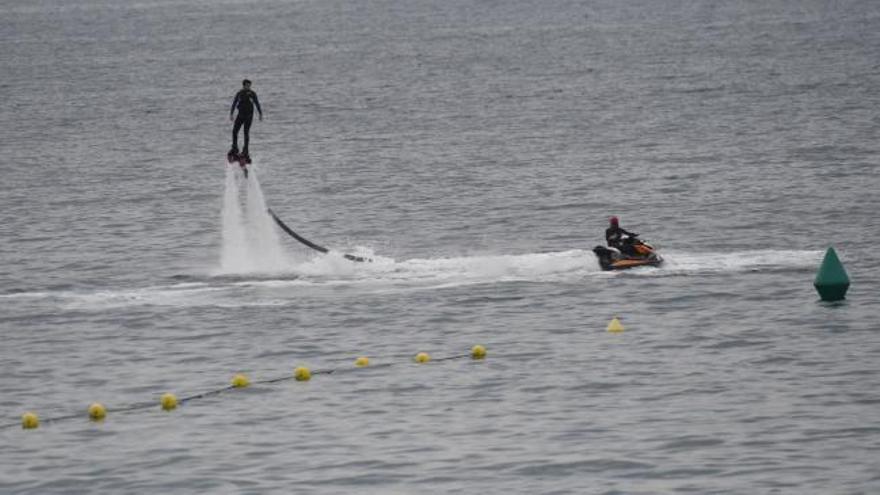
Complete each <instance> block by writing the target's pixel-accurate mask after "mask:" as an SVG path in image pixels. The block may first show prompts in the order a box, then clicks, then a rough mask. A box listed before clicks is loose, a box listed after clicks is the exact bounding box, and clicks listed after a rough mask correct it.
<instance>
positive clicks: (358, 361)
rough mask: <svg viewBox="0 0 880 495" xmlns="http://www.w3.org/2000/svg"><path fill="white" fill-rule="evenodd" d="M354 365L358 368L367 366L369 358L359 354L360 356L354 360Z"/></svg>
mask: <svg viewBox="0 0 880 495" xmlns="http://www.w3.org/2000/svg"><path fill="white" fill-rule="evenodd" d="M354 365H355V366H357V367H358V368H363V367H364V366H369V365H370V358H368V357H367V356H361V357H359V358H357V359H355V360H354Z"/></svg>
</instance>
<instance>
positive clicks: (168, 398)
mask: <svg viewBox="0 0 880 495" xmlns="http://www.w3.org/2000/svg"><path fill="white" fill-rule="evenodd" d="M159 403H160V404H162V409H164V410H166V411H171V410H172V409H175V408H176V407H177V396H175V395H174V394H172V393H170V392H169V393H167V394H162V397H161V398H160V399H159Z"/></svg>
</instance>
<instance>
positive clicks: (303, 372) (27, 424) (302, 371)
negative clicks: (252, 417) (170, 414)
mask: <svg viewBox="0 0 880 495" xmlns="http://www.w3.org/2000/svg"><path fill="white" fill-rule="evenodd" d="M485 357H486V348H485V347H483V346H481V345H475V346H474V347H473V348H472V349H471V352H470V353H468V354H455V355H452V356H445V357H440V358H436V359H432V358H431V356H430V355H428V353H426V352H420V353H418V354H416V355H415V357H413V361H415V362H416V363H419V364H424V363H428V362H429V361H434V362H444V361H453V360H456V359H464V358H471V359H475V360H477V359H483V358H485ZM401 364H403V363H399V362H397V363H393V362H392V363H380V364H376V365H371V364H369V360H368V359H367V358H366V357H364V356H361V357H359V358H357V360H355V366H354V367H352V368H329V369H320V370H315V371H311V370H309V369H308V368H306V367H304V366H300V367H297V368H296V369H294V372H293V373H292V374H287V375H284V376H280V377H276V378H266V379H263V380H256V381H254V382H253V384H254V385H272V384H276V383H280V382H284V381H290V380H295V381H308V380H310V379H311V378H312V376H315V375H332V374H336V373H346V372H352V371H358V370H360V369H361V368H366V367H370V368H392V367H394V366H399V365H401ZM250 385H251V382H250V380H248V378H247V376H245V375H243V374H236V375H235V376H233V377H232V383H231V384H230V385H227V386H225V387H223V388H218V389H214V390H208V391H206V392H199V393H196V394H193V395H188V396H185V397H182V398H180V399H178V398H177V397H176V396H175V395H174V394H171V393H166V394H163V395H162V397H161V398H160V400H159V403H158V404H157V403H156V402H155V401H151V402H137V403H134V404H129V405H126V406H120V407H114V408H112V409H107V408H105V407H104V405H103V404H101V403H98V402H96V403H93V404H91V405H90V406H89V408H88V417H89V418H90V419H91V420H92V421H103V420H104V419H105V418H106V416H107V414H108V413H124V412H132V411H141V410H145V409H153V408H155V407H156V406H157V405H158V406H159V407H160V409H164V410H165V411H172V410H174V409H176V408H177V407H178V405H183V404H186V403H188V402H192V401H196V400H199V399H204V398H207V397H213V396H217V395H221V394H224V393H227V392H231V391H233V390H236V389H239V388H246V387H249V386H250ZM82 417H83V415H82V414H67V415H63V416H55V417H51V418H46V419H44V420H41V419H40V418H39V417H38V416H37V414H36V413H34V412H26V413H24V414H23V415H22V417H21V422H20V423H8V424H4V425H0V429H9V428H14V427H21V428H23V429H26V430H29V429H35V428H38V427H39V425H40V423H41V422H44V423H47V424H49V423H60V422H63V421H68V420H73V419H81V418H82Z"/></svg>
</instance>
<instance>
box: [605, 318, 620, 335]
mask: <svg viewBox="0 0 880 495" xmlns="http://www.w3.org/2000/svg"><path fill="white" fill-rule="evenodd" d="M608 331H609V332H613V333H618V332H622V331H623V325H622V324H621V323H620V320H618V319H617V317H616V316H615V317H614V318H612V319H611V322H610V323H609V324H608Z"/></svg>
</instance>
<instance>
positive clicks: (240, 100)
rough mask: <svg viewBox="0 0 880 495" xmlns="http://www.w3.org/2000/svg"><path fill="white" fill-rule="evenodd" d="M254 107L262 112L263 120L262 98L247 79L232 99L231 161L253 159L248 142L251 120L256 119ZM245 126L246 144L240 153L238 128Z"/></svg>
mask: <svg viewBox="0 0 880 495" xmlns="http://www.w3.org/2000/svg"><path fill="white" fill-rule="evenodd" d="M254 107H257V112H259V114H260V120H261V121H262V120H263V110H262V109H261V108H260V100H259V99H258V98H257V93H255V92H254V91H253V90H252V89H251V81H250V80H248V79H245V80H244V81H242V82H241V89H240V90H239V91H238V93H235V99H233V100H232V108H230V109H229V120H230V121H234V122H235V125H233V127H232V149H231V150H229V153H228V157H229V158H230V160H229V161H230V162H232V161H233V160H234V159H235V160H240V161H243V162H244V163H250V162H251V159H250V156H249V155H248V143H249V141H250V130H251V122H252V121H253V119H254ZM236 108H238V116H237V117H235V119H234V120H233V118H232V115H233V113H235V109H236ZM242 127H244V146H243V147H242V149H241V154H239V153H238V130H239V129H241V128H242ZM244 163H242V164H244Z"/></svg>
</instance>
